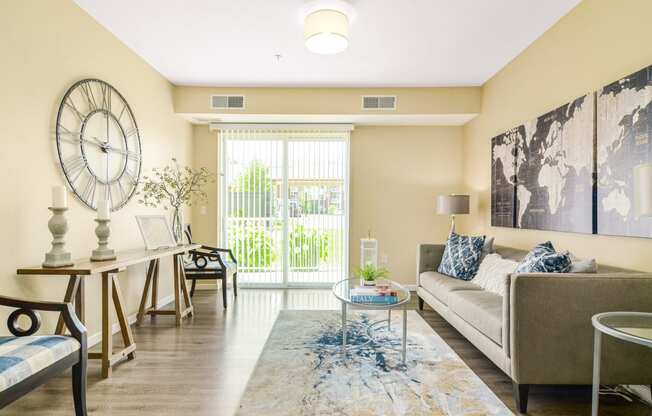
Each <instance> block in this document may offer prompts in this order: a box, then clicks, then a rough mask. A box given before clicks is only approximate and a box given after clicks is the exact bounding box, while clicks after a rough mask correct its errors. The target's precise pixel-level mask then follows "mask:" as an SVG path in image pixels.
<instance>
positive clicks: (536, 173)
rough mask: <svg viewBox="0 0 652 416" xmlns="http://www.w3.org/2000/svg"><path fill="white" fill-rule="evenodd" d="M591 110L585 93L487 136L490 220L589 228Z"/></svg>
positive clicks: (582, 230) (557, 228) (502, 223)
mask: <svg viewBox="0 0 652 416" xmlns="http://www.w3.org/2000/svg"><path fill="white" fill-rule="evenodd" d="M594 114H595V106H594V95H593V94H589V95H585V96H583V97H580V98H577V99H576V100H573V101H572V102H570V103H568V104H565V105H563V106H561V107H559V108H557V109H555V110H553V111H550V112H548V113H546V114H544V115H542V116H540V117H538V118H537V119H535V120H531V121H529V122H527V123H524V124H522V125H520V126H518V127H516V128H514V129H511V130H509V131H508V132H506V133H504V134H501V135H499V136H496V137H494V138H493V139H492V225H494V226H506V227H517V228H527V229H535V230H554V231H569V232H578V233H592V232H593V229H594V227H593V216H592V215H591V214H592V204H593V155H594V140H593V138H594V130H593V126H594ZM509 192H512V195H513V198H511V200H510V198H509ZM511 201H513V202H511ZM510 203H511V204H510ZM510 213H511V214H512V215H513V219H512V220H511V221H510V218H509V214H510Z"/></svg>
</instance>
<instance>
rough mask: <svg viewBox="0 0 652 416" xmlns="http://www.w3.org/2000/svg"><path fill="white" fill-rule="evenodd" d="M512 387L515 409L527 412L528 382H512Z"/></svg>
mask: <svg viewBox="0 0 652 416" xmlns="http://www.w3.org/2000/svg"><path fill="white" fill-rule="evenodd" d="M513 387H514V402H515V403H516V409H518V411H519V412H521V413H527V396H528V393H529V392H530V385H529V384H518V383H515V382H514V383H513Z"/></svg>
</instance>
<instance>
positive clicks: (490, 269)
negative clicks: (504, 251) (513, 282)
mask: <svg viewBox="0 0 652 416" xmlns="http://www.w3.org/2000/svg"><path fill="white" fill-rule="evenodd" d="M516 267H518V262H516V261H514V260H509V259H504V258H502V257H500V254H495V253H492V254H487V255H486V256H485V258H484V260H482V263H480V268H479V269H478V273H476V275H475V277H474V278H473V280H472V282H473V283H475V284H476V285H478V286H480V287H481V288H483V289H484V290H486V291H488V292H492V293H495V294H497V295H500V296H505V279H507V275H509V274H511V273H514V271H515V270H516Z"/></svg>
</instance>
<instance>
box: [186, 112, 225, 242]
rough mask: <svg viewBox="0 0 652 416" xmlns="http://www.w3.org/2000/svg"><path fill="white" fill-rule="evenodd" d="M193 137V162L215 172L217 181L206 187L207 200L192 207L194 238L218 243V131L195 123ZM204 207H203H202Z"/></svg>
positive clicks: (199, 240)
mask: <svg viewBox="0 0 652 416" xmlns="http://www.w3.org/2000/svg"><path fill="white" fill-rule="evenodd" d="M192 132H193V139H192V150H193V163H194V167H195V168H196V169H199V168H202V167H203V168H206V169H208V170H209V171H210V172H212V173H213V174H215V183H213V184H209V185H207V186H206V188H205V189H204V190H205V191H206V196H207V201H206V202H205V203H199V204H196V205H194V206H193V207H192V218H193V223H192V234H193V240H194V241H197V242H200V243H203V244H207V245H211V246H217V245H218V241H219V240H218V236H219V235H220V234H219V222H218V215H219V209H220V205H219V198H218V197H217V195H218V193H217V192H218V183H219V181H218V177H217V173H218V170H217V169H218V164H217V155H218V142H219V141H218V140H217V132H216V131H210V130H209V128H208V126H207V125H199V124H198V125H194V126H193V129H192ZM202 207H203V208H202Z"/></svg>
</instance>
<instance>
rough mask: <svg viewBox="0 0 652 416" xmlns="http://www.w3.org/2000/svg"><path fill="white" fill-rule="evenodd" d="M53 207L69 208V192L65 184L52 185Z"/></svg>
mask: <svg viewBox="0 0 652 416" xmlns="http://www.w3.org/2000/svg"><path fill="white" fill-rule="evenodd" d="M52 208H68V192H66V187H65V186H53V187H52Z"/></svg>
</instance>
